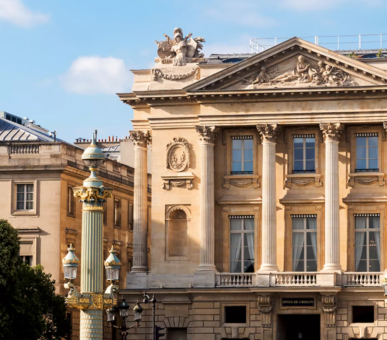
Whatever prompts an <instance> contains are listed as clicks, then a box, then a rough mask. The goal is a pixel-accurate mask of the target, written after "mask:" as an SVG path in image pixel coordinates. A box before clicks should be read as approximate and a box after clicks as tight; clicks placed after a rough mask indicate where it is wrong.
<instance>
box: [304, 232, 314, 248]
mask: <svg viewBox="0 0 387 340" xmlns="http://www.w3.org/2000/svg"><path fill="white" fill-rule="evenodd" d="M312 234H313V235H312ZM313 240H316V233H306V244H307V245H308V246H313Z"/></svg>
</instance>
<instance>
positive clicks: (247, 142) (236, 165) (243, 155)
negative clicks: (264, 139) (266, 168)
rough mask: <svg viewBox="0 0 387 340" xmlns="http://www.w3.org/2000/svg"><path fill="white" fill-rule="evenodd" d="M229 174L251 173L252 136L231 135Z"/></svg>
mask: <svg viewBox="0 0 387 340" xmlns="http://www.w3.org/2000/svg"><path fill="white" fill-rule="evenodd" d="M231 139H232V170H231V174H252V173H253V149H254V145H253V136H232V137H231Z"/></svg>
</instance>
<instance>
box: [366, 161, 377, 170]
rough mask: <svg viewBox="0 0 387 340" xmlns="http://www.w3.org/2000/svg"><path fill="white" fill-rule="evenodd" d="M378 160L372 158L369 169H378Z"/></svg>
mask: <svg viewBox="0 0 387 340" xmlns="http://www.w3.org/2000/svg"><path fill="white" fill-rule="evenodd" d="M378 168H379V166H378V160H377V159H370V160H369V163H368V169H378Z"/></svg>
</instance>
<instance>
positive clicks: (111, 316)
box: [106, 307, 116, 322]
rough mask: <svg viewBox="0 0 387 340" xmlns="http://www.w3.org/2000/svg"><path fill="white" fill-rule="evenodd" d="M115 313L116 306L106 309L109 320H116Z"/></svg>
mask: <svg viewBox="0 0 387 340" xmlns="http://www.w3.org/2000/svg"><path fill="white" fill-rule="evenodd" d="M115 313H116V308H115V307H112V308H110V309H107V310H106V314H107V322H114V320H115V319H116V314H115Z"/></svg>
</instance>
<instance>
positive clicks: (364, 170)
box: [355, 132, 380, 173]
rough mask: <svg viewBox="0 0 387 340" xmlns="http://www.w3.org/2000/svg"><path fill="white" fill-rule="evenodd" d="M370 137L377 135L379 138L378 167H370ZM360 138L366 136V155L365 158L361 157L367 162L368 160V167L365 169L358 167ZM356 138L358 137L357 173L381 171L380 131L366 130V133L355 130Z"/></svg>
mask: <svg viewBox="0 0 387 340" xmlns="http://www.w3.org/2000/svg"><path fill="white" fill-rule="evenodd" d="M370 137H377V140H378V145H377V148H378V150H377V155H378V158H377V161H378V167H377V168H369V161H370V158H369V149H370V146H369V138H370ZM358 138H366V146H365V151H366V157H365V158H361V159H365V162H366V168H365V169H360V168H357V161H358V159H359V158H358V152H357V151H358V145H357V142H358ZM355 139H356V156H355V160H356V163H355V172H356V173H359V172H360V173H361V172H379V171H380V154H379V149H380V140H379V133H378V132H364V133H359V132H355ZM371 159H375V158H371Z"/></svg>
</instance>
